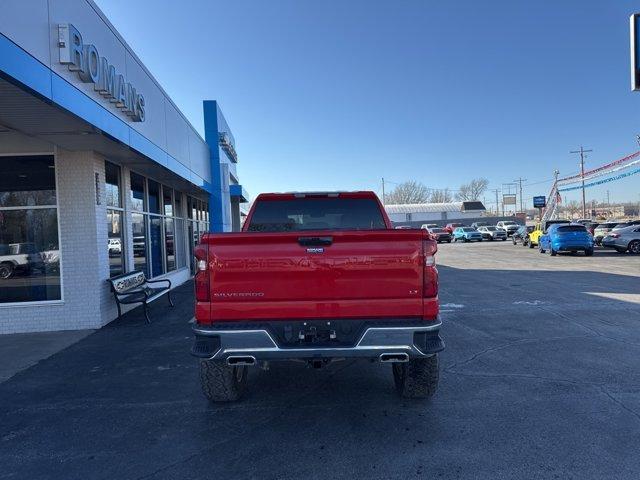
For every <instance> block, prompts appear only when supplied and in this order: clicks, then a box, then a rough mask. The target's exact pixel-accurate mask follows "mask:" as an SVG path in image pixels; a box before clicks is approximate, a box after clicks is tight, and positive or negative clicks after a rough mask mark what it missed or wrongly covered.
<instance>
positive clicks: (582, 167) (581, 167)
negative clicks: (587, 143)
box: [569, 145, 593, 218]
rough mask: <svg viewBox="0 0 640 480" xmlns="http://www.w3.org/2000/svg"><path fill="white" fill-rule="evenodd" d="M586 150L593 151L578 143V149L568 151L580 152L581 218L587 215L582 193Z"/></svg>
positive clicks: (585, 202)
mask: <svg viewBox="0 0 640 480" xmlns="http://www.w3.org/2000/svg"><path fill="white" fill-rule="evenodd" d="M587 152H593V150H585V149H584V148H582V145H580V150H574V151H572V152H569V153H579V154H580V178H581V179H582V218H585V217H586V216H587V201H586V197H585V194H584V157H585V153H587Z"/></svg>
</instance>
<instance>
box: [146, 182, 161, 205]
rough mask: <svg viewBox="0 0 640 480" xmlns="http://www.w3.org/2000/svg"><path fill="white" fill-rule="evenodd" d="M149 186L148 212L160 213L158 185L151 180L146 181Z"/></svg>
mask: <svg viewBox="0 0 640 480" xmlns="http://www.w3.org/2000/svg"><path fill="white" fill-rule="evenodd" d="M147 185H148V186H149V212H151V213H160V184H159V183H158V182H154V181H153V180H148V181H147Z"/></svg>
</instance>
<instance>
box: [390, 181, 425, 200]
mask: <svg viewBox="0 0 640 480" xmlns="http://www.w3.org/2000/svg"><path fill="white" fill-rule="evenodd" d="M428 201H429V189H428V188H427V187H425V186H424V185H423V184H422V183H420V182H416V181H414V180H410V181H408V182H403V183H400V184H399V185H397V186H396V188H394V189H393V190H392V191H391V192H390V193H388V194H387V195H385V203H386V204H387V205H401V204H406V203H426V202H428Z"/></svg>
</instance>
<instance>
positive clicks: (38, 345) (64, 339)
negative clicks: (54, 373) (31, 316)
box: [0, 330, 95, 383]
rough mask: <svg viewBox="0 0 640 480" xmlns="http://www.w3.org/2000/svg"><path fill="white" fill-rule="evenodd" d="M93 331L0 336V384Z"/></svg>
mask: <svg viewBox="0 0 640 480" xmlns="http://www.w3.org/2000/svg"><path fill="white" fill-rule="evenodd" d="M94 331H95V330H66V331H63V332H38V333H13V334H9V335H0V383H2V382H5V381H7V380H9V379H10V378H11V377H13V376H14V375H15V374H16V373H18V372H20V371H22V370H25V369H27V368H29V367H32V366H33V365H36V364H37V363H38V362H40V361H41V360H44V359H46V358H49V357H50V356H51V355H53V354H55V353H58V352H60V351H61V350H64V349H65V348H67V347H69V346H70V345H73V344H74V343H76V342H78V341H79V340H82V339H83V338H85V337H86V336H87V335H91V334H92V333H93V332H94Z"/></svg>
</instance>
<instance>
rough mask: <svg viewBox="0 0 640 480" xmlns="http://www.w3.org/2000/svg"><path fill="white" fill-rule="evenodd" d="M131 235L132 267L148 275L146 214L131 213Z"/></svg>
mask: <svg viewBox="0 0 640 480" xmlns="http://www.w3.org/2000/svg"><path fill="white" fill-rule="evenodd" d="M131 235H132V237H133V269H134V270H142V271H143V272H145V274H146V275H149V270H148V269H147V215H143V214H141V213H135V212H134V213H132V214H131Z"/></svg>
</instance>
